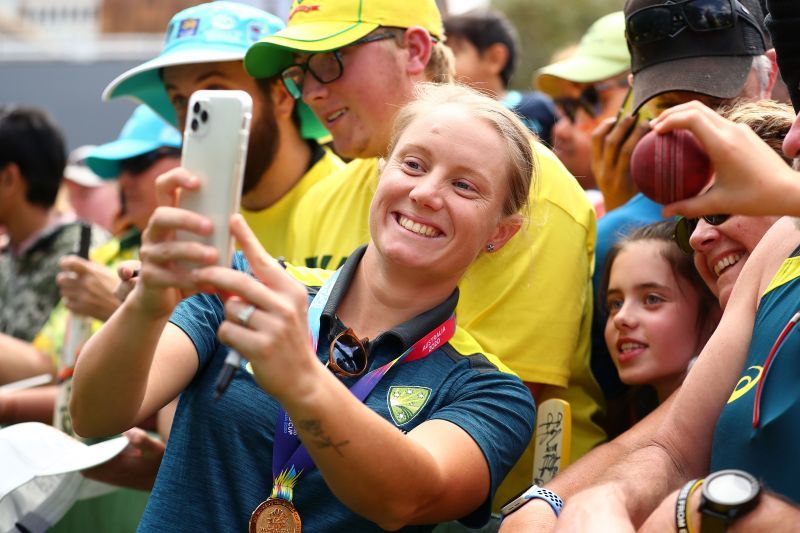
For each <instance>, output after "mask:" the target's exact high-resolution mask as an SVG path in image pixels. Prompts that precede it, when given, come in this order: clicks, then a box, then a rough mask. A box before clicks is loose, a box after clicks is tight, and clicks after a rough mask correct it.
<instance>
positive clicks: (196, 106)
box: [192, 102, 200, 113]
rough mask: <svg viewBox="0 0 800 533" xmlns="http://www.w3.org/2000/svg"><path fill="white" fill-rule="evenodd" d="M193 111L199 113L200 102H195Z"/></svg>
mask: <svg viewBox="0 0 800 533" xmlns="http://www.w3.org/2000/svg"><path fill="white" fill-rule="evenodd" d="M192 111H194V112H195V113H199V112H200V102H195V103H194V106H193V107H192Z"/></svg>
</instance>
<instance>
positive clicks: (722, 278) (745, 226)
mask: <svg viewBox="0 0 800 533" xmlns="http://www.w3.org/2000/svg"><path fill="white" fill-rule="evenodd" d="M777 220H778V219H777V217H746V216H732V217H730V218H729V219H728V220H726V221H725V222H723V223H722V224H720V225H718V226H712V225H711V224H709V223H708V222H706V221H705V220H703V219H702V218H701V219H700V220H699V221H698V223H697V228H695V230H694V232H692V235H691V237H690V239H689V243H690V244H691V245H692V249H694V264H695V267H697V271H698V272H700V276H701V277H702V278H703V281H705V283H706V285H708V288H709V289H711V292H713V293H714V295H715V296H716V297H717V298H718V299H719V304H720V306H721V307H722V308H723V309H724V308H725V305H726V304H727V303H728V298H730V295H731V291H733V286H734V284H735V283H736V280H737V278H738V277H739V274H740V273H741V271H742V267H744V264H745V262H746V261H747V258H748V257H750V253H751V252H752V251H753V250H754V249H755V247H756V245H757V244H758V243H759V241H761V238H762V237H763V236H764V234H765V233H766V232H767V230H768V229H769V228H770V227H772V225H773V224H774V223H775V221H777Z"/></svg>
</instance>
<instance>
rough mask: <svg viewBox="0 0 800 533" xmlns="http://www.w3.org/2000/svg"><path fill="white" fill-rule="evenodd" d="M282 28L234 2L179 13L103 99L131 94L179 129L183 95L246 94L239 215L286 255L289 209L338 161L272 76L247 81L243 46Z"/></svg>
mask: <svg viewBox="0 0 800 533" xmlns="http://www.w3.org/2000/svg"><path fill="white" fill-rule="evenodd" d="M283 27H284V23H283V21H281V20H280V19H279V18H278V17H276V16H274V15H271V14H269V13H267V12H266V11H262V10H260V9H256V8H254V7H251V6H247V5H242V4H240V3H234V2H224V1H220V2H211V3H207V4H200V5H197V6H194V7H190V8H188V9H184V10H183V11H180V12H178V13H177V14H175V16H173V17H172V20H171V21H170V23H169V26H168V27H167V34H166V39H165V44H164V49H163V50H162V52H161V54H160V55H159V56H158V57H156V58H154V59H151V60H150V61H147V62H145V63H143V64H141V65H139V66H137V67H134V68H132V69H130V70H128V71H127V72H125V73H123V74H121V75H120V76H118V77H117V78H116V79H115V80H114V81H112V82H111V83H110V84H109V86H108V87H107V88H106V90H105V91H104V93H103V97H104V98H105V99H107V100H108V99H113V98H118V97H122V96H127V97H132V98H134V99H136V100H139V101H141V102H143V103H145V104H147V105H148V106H149V107H150V108H152V109H153V110H154V111H155V112H156V113H158V114H160V115H161V116H162V117H164V118H165V119H166V120H167V121H168V122H171V123H172V124H175V125H177V126H178V127H179V129H182V128H183V124H184V121H185V118H186V105H187V102H188V101H189V97H190V96H191V94H192V93H193V92H195V91H198V90H200V89H239V90H243V91H246V92H248V93H249V94H250V96H252V98H253V120H252V122H251V132H250V145H249V149H248V155H247V164H246V167H245V179H244V186H243V189H242V214H243V215H244V217H245V219H246V220H247V222H248V224H249V225H250V227H252V228H253V230H254V231H255V232H256V234H257V235H258V237H259V239H260V240H261V244H262V245H264V248H266V249H267V250H268V251H269V252H270V253H271V254H272V255H274V256H283V255H286V253H287V242H286V240H287V231H288V226H289V220H290V218H291V215H292V212H293V211H294V209H295V206H296V205H297V202H298V201H299V200H300V198H302V197H303V195H304V194H305V192H306V191H307V190H308V189H309V188H311V186H312V185H314V184H315V183H317V182H318V181H320V180H321V179H322V178H324V177H326V176H328V175H330V174H331V173H332V172H334V171H335V170H338V169H340V168H342V167H343V166H344V164H343V163H342V161H341V160H340V159H339V158H338V157H337V156H336V155H335V154H334V153H333V152H331V151H330V150H328V149H325V148H323V147H322V146H321V145H320V144H319V143H318V142H317V140H318V139H321V138H322V139H324V138H326V137H328V132H327V131H325V128H323V127H322V125H321V124H320V123H319V121H318V120H317V119H316V117H315V116H314V114H313V113H312V112H311V111H310V110H309V109H308V107H307V106H305V105H304V104H303V103H302V102H299V101H295V99H294V98H292V97H291V96H290V95H289V94H288V92H287V91H286V89H284V87H283V84H281V82H280V80H279V79H278V78H263V77H260V78H259V79H254V78H252V77H250V76H249V75H248V74H247V72H246V71H245V70H244V68H243V67H242V59H243V58H244V54H245V52H246V51H247V49H248V47H249V46H250V45H251V44H252V43H253V42H255V41H257V40H258V39H259V38H261V37H263V36H264V35H269V34H272V33H274V32H276V31H277V30H279V29H281V28H283Z"/></svg>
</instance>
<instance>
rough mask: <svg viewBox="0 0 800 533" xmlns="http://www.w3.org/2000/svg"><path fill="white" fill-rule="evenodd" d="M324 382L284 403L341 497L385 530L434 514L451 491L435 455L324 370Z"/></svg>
mask: <svg viewBox="0 0 800 533" xmlns="http://www.w3.org/2000/svg"><path fill="white" fill-rule="evenodd" d="M319 382H320V386H319V387H317V388H316V390H315V391H314V392H313V393H312V394H309V395H304V396H303V397H298V399H297V401H296V402H293V403H291V404H290V402H287V401H283V400H282V403H283V404H284V405H285V406H286V408H287V412H288V414H289V416H290V417H291V419H292V421H293V422H294V424H295V427H296V428H297V431H298V434H299V436H300V438H301V440H302V441H303V443H304V444H305V446H306V448H307V449H308V451H309V453H310V454H311V457H312V458H313V459H314V463H315V465H316V466H317V468H319V470H320V472H321V473H322V475H323V477H324V478H325V482H326V483H327V485H328V487H329V488H330V489H331V490H332V491H333V493H334V494H335V495H336V497H337V498H338V499H339V500H341V501H342V503H344V504H345V505H346V506H347V507H348V508H349V509H351V510H352V511H353V512H355V513H357V514H359V515H362V516H364V517H365V518H367V519H369V520H372V521H373V522H376V523H377V524H378V525H379V526H381V527H383V528H384V529H396V528H398V527H401V526H404V525H407V524H409V523H414V522H416V521H419V520H420V518H421V517H422V516H427V515H428V514H430V513H432V512H434V511H435V510H436V505H437V502H438V501H440V500H441V494H442V492H443V491H446V490H447V487H446V483H444V481H443V480H442V479H441V476H437V473H438V472H439V468H438V467H437V463H436V461H435V460H434V457H433V456H432V455H431V453H429V452H428V451H427V450H426V449H425V448H424V447H423V446H422V445H420V444H419V443H418V442H416V441H415V440H414V439H413V438H411V437H409V436H407V435H405V434H404V433H403V432H401V431H400V430H398V428H396V427H393V426H392V425H391V424H389V423H388V422H386V420H384V419H383V418H381V417H380V416H379V415H378V414H376V413H374V412H373V411H371V410H370V409H369V408H368V407H366V406H365V405H364V404H363V403H361V402H359V401H358V399H357V398H355V397H354V396H353V395H352V394H351V393H350V392H349V391H348V390H347V389H346V388H345V387H344V386H343V385H342V384H341V383H340V382H339V381H338V380H337V379H336V378H335V377H334V376H333V375H332V374H330V373H329V372H328V371H327V370H325V369H324V368H323V367H322V366H320V380H319ZM485 488H486V491H487V494H488V485H487V487H485ZM475 490H480V488H478V487H476V488H475ZM485 497H486V494H484V495H483V498H484V499H485ZM433 521H437V520H430V521H428V522H427V523H430V522H433Z"/></svg>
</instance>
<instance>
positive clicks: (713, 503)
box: [700, 470, 761, 533]
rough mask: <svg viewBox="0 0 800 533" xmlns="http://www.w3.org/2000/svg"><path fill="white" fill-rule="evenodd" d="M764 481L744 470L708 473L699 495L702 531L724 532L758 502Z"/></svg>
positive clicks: (706, 532)
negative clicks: (761, 481)
mask: <svg viewBox="0 0 800 533" xmlns="http://www.w3.org/2000/svg"><path fill="white" fill-rule="evenodd" d="M759 494H761V484H760V483H759V482H758V480H757V479H756V478H755V477H753V476H751V475H750V474H748V473H747V472H744V471H743V470H720V471H719V472H714V473H713V474H711V475H710V476H708V477H707V478H706V480H705V482H704V483H703V488H702V490H701V496H700V513H701V519H700V530H701V531H702V532H703V533H721V532H723V531H725V529H726V528H727V527H728V524H729V523H730V522H732V521H733V520H735V519H736V518H737V517H738V516H741V515H743V514H746V513H747V512H748V511H750V510H751V509H752V508H753V507H755V506H756V504H757V503H758V496H759Z"/></svg>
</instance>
